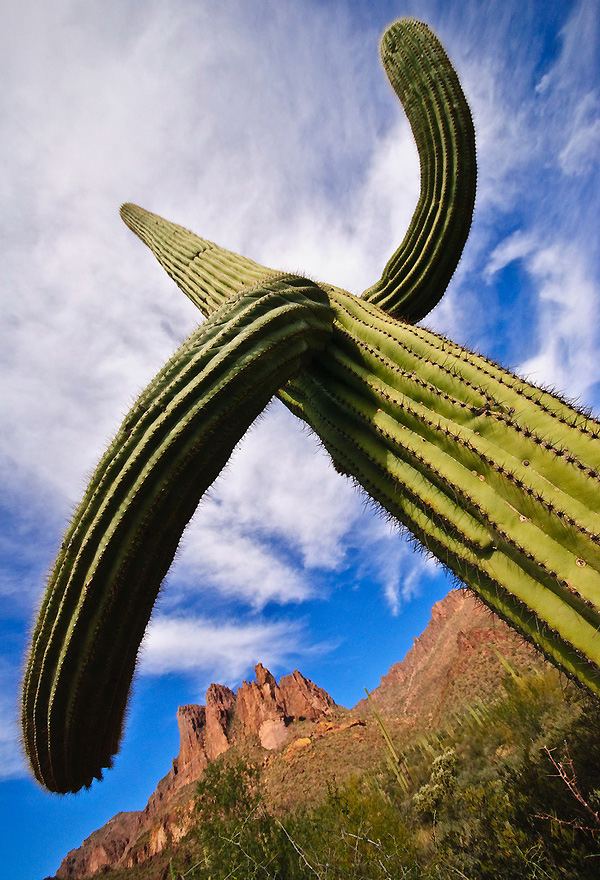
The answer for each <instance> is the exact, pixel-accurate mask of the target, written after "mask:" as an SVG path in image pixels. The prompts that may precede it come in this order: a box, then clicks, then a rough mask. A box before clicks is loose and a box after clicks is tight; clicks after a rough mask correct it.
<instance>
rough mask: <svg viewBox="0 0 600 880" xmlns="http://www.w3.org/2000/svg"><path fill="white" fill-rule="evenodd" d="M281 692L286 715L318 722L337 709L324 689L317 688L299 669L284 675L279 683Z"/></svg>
mask: <svg viewBox="0 0 600 880" xmlns="http://www.w3.org/2000/svg"><path fill="white" fill-rule="evenodd" d="M279 692H280V694H281V698H282V700H283V705H284V707H285V712H286V715H289V716H290V717H292V718H306V719H307V720H308V721H317V720H318V719H319V718H322V717H323V716H324V715H328V714H329V713H330V712H331V711H332V710H333V709H335V703H334V701H333V700H332V699H331V697H330V696H329V694H328V693H327V692H326V691H324V690H323V688H320V687H317V685H316V684H313V682H312V681H309V680H308V678H305V677H304V676H303V675H302V673H301V672H299V671H298V670H297V669H295V670H294V672H292V673H291V675H284V676H283V677H282V678H281V680H280V682H279Z"/></svg>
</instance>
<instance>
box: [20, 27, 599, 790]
mask: <svg viewBox="0 0 600 880" xmlns="http://www.w3.org/2000/svg"><path fill="white" fill-rule="evenodd" d="M382 58H383V61H384V65H385V67H386V70H387V72H388V75H389V77H390V80H391V82H392V85H393V86H394V88H395V90H396V92H397V94H398V96H399V97H400V99H401V101H402V102H403V104H404V106H405V108H406V111H407V115H408V117H409V120H410V123H411V126H412V128H413V132H414V134H415V139H416V141H417V146H418V149H419V154H420V159H421V196H420V199H419V203H418V205H417V208H416V211H415V214H414V217H413V220H412V222H411V225H410V227H409V230H408V232H407V234H406V236H405V239H404V241H403V242H402V244H401V246H400V248H399V249H398V251H397V252H396V253H395V254H394V256H393V257H392V258H391V260H390V261H389V263H388V264H387V266H386V267H385V269H384V272H383V275H382V278H381V280H380V281H379V282H377V284H375V285H374V286H373V287H371V288H370V289H369V290H368V291H367V292H366V293H365V295H364V297H363V298H360V299H359V298H357V297H355V296H353V295H351V294H349V293H346V292H345V291H343V290H340V289H339V288H336V287H333V286H331V285H329V284H321V285H320V286H318V285H316V284H313V283H311V282H308V281H306V280H304V279H300V278H296V277H293V276H289V275H282V274H277V273H274V271H273V270H271V269H267V268H266V267H264V266H261V265H259V264H258V263H255V262H253V261H252V260H249V259H246V258H245V257H241V256H238V255H237V254H234V253H232V252H230V251H226V250H224V249H222V248H220V247H218V246H217V245H215V244H213V243H212V242H208V241H205V240H203V239H200V238H198V237H197V236H196V235H194V234H193V233H191V232H189V231H187V230H186V229H184V228H182V227H180V226H177V225H176V224H173V223H170V222H168V221H166V220H163V219H162V218H160V217H159V216H157V215H155V214H151V213H150V212H147V211H144V210H143V209H142V208H138V207H136V206H135V205H124V206H123V208H122V209H121V214H122V217H123V219H124V221H125V222H126V223H127V225H128V226H129V227H130V228H131V229H132V230H133V231H134V232H135V233H136V234H137V235H138V236H139V237H140V238H141V239H142V240H143V241H144V242H145V243H146V244H147V245H148V246H149V248H150V249H151V250H152V251H153V253H154V254H155V256H156V257H157V259H158V260H159V262H160V263H161V265H162V266H163V267H164V268H165V269H166V271H167V272H168V273H169V275H170V276H171V277H172V278H173V279H174V280H175V282H176V283H177V284H178V285H179V287H180V288H181V289H182V290H183V291H184V293H185V294H186V295H187V296H188V297H189V298H190V299H191V301H192V302H193V303H194V304H195V305H196V306H197V307H198V308H199V309H200V310H201V311H202V312H203V313H204V314H205V315H208V316H209V319H208V321H207V323H206V324H205V325H203V326H202V327H201V328H200V329H199V330H198V331H196V333H195V334H193V335H192V337H190V339H189V340H188V341H187V342H186V343H184V345H183V346H182V347H181V348H180V349H179V351H178V352H177V353H176V355H175V356H174V357H173V359H172V360H171V361H170V362H169V363H168V364H167V365H166V367H165V368H164V369H163V370H162V371H161V372H160V373H159V374H158V376H157V378H156V379H155V380H154V382H153V383H152V384H151V385H150V386H149V387H148V389H147V390H146V391H145V392H144V393H143V394H142V396H141V398H140V399H139V400H138V402H137V403H136V405H135V406H134V408H133V410H132V411H131V413H130V414H129V416H127V418H126V419H125V422H124V423H123V425H122V427H121V429H120V431H119V433H118V435H117V437H116V438H115V440H114V442H113V444H112V445H111V447H110V449H109V450H108V452H107V453H106V455H105V456H104V458H103V459H102V461H101V462H100V465H99V466H98V469H97V471H96V473H95V474H94V476H93V477H92V481H91V483H90V486H89V487H88V490H87V492H86V495H85V496H84V499H83V501H82V503H81V505H80V507H79V509H78V510H77V512H76V514H75V518H74V520H73V522H72V524H71V527H70V529H69V531H68V532H67V535H66V537H65V540H64V542H63V545H62V548H61V551H60V553H59V556H58V559H57V562H56V566H55V569H54V572H53V574H52V576H51V580H50V584H49V587H48V589H47V592H46V596H45V598H44V601H43V605H42V608H41V610H40V613H39V618H38V623H37V626H36V629H35V631H34V635H33V643H32V647H31V650H30V655H29V661H28V665H27V670H26V675H25V681H24V686H23V729H24V742H25V747H26V750H27V753H28V756H29V759H30V763H31V765H32V768H33V771H34V773H35V775H36V777H37V778H38V779H39V780H40V781H41V782H42V783H43V784H44V785H46V786H47V787H48V788H52V789H54V790H56V791H68V790H76V789H77V788H79V787H81V786H82V785H88V784H89V783H90V782H91V780H92V779H93V778H94V777H95V776H96V777H99V776H100V775H101V770H102V768H103V767H106V766H109V765H110V762H111V758H112V755H114V753H115V752H116V750H117V747H118V742H119V738H120V733H121V727H122V719H123V713H124V709H125V704H126V700H127V694H128V691H129V686H130V682H131V678H132V675H133V671H134V666H135V659H136V654H137V650H138V647H139V644H140V641H141V639H142V636H143V633H144V629H145V627H146V625H147V622H148V619H149V616H150V613H151V610H152V606H153V603H154V601H155V599H156V595H157V593H158V590H159V587H160V583H161V580H162V578H163V577H164V575H165V574H166V571H167V569H168V567H169V564H170V562H171V560H172V558H173V554H174V552H175V549H176V547H177V543H178V541H179V538H180V536H181V533H182V531H183V529H184V527H185V524H186V523H187V521H188V520H189V518H190V517H191V515H192V513H193V511H194V508H195V506H196V504H197V503H198V500H199V499H200V497H201V495H202V494H203V492H204V491H205V490H206V489H207V488H208V486H209V485H210V484H211V483H212V481H213V480H214V479H215V477H216V476H217V475H218V473H219V472H220V470H221V468H222V467H223V465H224V464H225V462H226V461H227V458H228V457H229V454H230V452H231V449H232V448H233V446H234V445H235V443H236V442H237V441H238V440H239V438H240V437H241V436H242V435H243V433H244V431H245V430H246V428H247V427H248V425H249V424H250V423H251V421H252V420H253V419H254V418H255V416H256V415H258V413H259V412H261V410H262V409H263V408H264V406H265V405H266V403H267V402H268V400H269V399H270V397H271V396H272V395H274V394H275V393H278V394H279V397H280V398H281V399H282V400H283V401H284V402H285V403H286V405H287V406H288V407H289V408H290V409H291V411H292V412H293V413H295V414H296V415H297V416H298V417H300V418H301V419H303V420H304V421H305V422H306V423H308V424H309V425H310V426H311V428H312V429H313V430H314V431H315V432H316V433H317V434H318V435H319V437H320V438H321V440H322V442H323V444H324V446H325V448H326V449H327V450H328V452H329V453H330V455H331V458H332V460H333V462H334V465H335V467H336V468H337V469H338V470H339V471H340V472H342V473H344V474H347V475H349V476H351V477H352V478H353V479H354V480H355V481H356V482H357V483H358V484H359V485H360V486H362V487H363V488H364V489H365V490H366V491H367V492H368V493H369V495H370V496H371V497H372V498H373V499H375V500H376V501H377V502H378V503H379V504H380V505H381V506H382V507H383V508H384V509H385V510H386V511H388V512H389V514H391V515H392V516H393V517H394V518H395V519H396V520H398V521H399V522H400V523H401V524H403V525H404V526H405V527H406V528H407V529H408V530H409V531H410V533H411V534H412V535H413V536H414V537H415V538H416V539H417V540H418V542H420V544H421V545H422V546H424V547H425V548H426V549H427V550H428V551H429V552H430V553H432V554H433V555H434V556H435V557H437V558H438V559H439V560H440V561H441V562H442V563H443V564H444V565H445V566H446V567H447V568H448V569H449V570H450V571H451V572H453V574H454V575H455V576H456V577H457V578H459V579H460V580H461V581H462V582H463V583H464V584H466V585H467V586H468V587H469V588H471V589H472V590H473V591H474V592H475V593H476V594H477V595H478V596H479V597H480V598H481V599H482V601H483V602H485V603H486V604H487V605H488V606H489V607H490V608H492V609H493V610H494V611H496V612H497V613H498V614H499V615H500V616H502V617H503V618H504V619H505V620H506V621H507V622H508V623H510V624H511V625H512V626H513V627H515V629H517V630H518V631H519V632H520V633H521V634H522V635H523V636H524V637H525V638H527V639H528V640H530V641H531V642H533V643H534V644H535V645H536V646H537V647H538V648H539V649H540V650H541V651H543V652H544V654H545V655H546V656H547V657H548V658H549V659H550V660H552V661H553V662H554V663H555V664H556V665H557V666H558V667H559V668H561V669H562V670H564V671H565V672H566V673H567V674H569V675H571V676H572V677H574V678H575V679H576V680H577V681H579V682H580V683H582V684H583V685H585V686H587V687H588V688H589V689H590V690H592V691H593V692H594V693H596V694H600V537H599V536H600V516H599V514H598V512H597V511H598V504H597V498H598V486H599V471H600V425H599V424H598V423H597V422H595V421H594V420H593V419H591V418H589V417H586V416H585V415H584V414H582V413H580V412H578V411H577V410H576V409H574V408H573V407H572V406H570V405H569V404H568V403H567V402H565V401H563V400H561V399H560V398H559V397H557V396H556V395H553V394H551V393H549V392H547V391H544V390H541V389H539V388H536V387H535V386H533V385H531V384H529V383H528V382H526V381H524V380H522V379H520V378H518V377H517V376H515V375H513V374H512V373H510V372H509V371H507V370H505V369H503V368H502V367H500V366H499V365H497V364H495V363H494V362H492V361H490V360H488V359H487V358H485V357H483V356H481V355H479V354H475V353H473V352H470V351H468V350H467V349H465V348H462V347H461V346H459V345H457V344H455V343H453V342H451V341H450V340H448V339H446V338H444V337H442V336H440V335H438V334H435V333H433V332H431V331H429V330H426V329H424V328H422V327H418V326H415V325H414V324H413V323H409V322H414V321H415V320H418V319H420V318H421V317H423V316H424V315H425V314H426V313H427V312H428V311H429V310H430V309H431V308H433V306H434V305H435V304H436V302H438V301H439V299H440V297H441V296H442V294H443V292H444V289H445V287H446V284H447V283H448V281H449V279H450V277H451V275H452V273H453V271H454V269H455V267H456V264H457V262H458V260H459V258H460V254H461V252H462V248H463V245H464V241H465V239H466V236H467V233H468V229H469V225H470V222H471V215H472V209H473V199H474V189H475V156H474V136H473V127H472V123H471V117H470V114H469V110H468V107H467V105H466V102H465V99H464V97H463V95H462V91H461V89H460V86H459V84H458V80H457V78H456V75H455V73H454V71H453V70H452V67H451V65H450V62H449V61H448V59H447V57H446V55H445V53H444V51H443V49H442V48H441V46H440V44H439V43H438V41H437V40H436V38H435V37H434V36H433V34H432V33H431V31H429V29H428V28H427V27H426V26H425V25H422V24H420V23H419V22H414V21H411V20H408V21H406V20H405V21H400V22H396V23H395V24H394V25H392V27H391V28H390V29H389V30H388V31H387V32H386V34H385V35H384V38H383V41H382Z"/></svg>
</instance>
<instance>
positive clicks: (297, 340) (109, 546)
mask: <svg viewBox="0 0 600 880" xmlns="http://www.w3.org/2000/svg"><path fill="white" fill-rule="evenodd" d="M330 328H331V310H330V307H329V304H328V301H327V297H326V295H325V294H324V293H323V291H321V290H320V289H319V288H318V287H317V286H316V285H314V284H312V283H311V282H308V281H305V280H304V279H299V278H290V277H288V276H285V275H282V276H276V277H273V278H272V279H270V280H268V281H264V282H263V283H262V284H261V285H259V286H257V287H254V288H251V289H247V290H245V291H242V292H241V293H238V294H237V295H236V296H235V297H232V298H230V299H228V300H227V302H225V303H224V304H223V305H222V306H221V307H220V308H219V309H217V310H216V311H215V313H214V314H213V316H212V317H211V319H210V320H209V321H208V322H206V323H205V324H204V325H202V326H201V327H200V328H199V329H198V330H196V331H195V332H194V333H193V334H192V335H191V336H190V337H189V339H187V340H186V342H184V344H183V345H182V346H181V348H180V349H179V350H178V351H177V352H176V353H175V355H174V356H173V358H172V359H171V360H170V361H169V362H168V363H167V364H166V366H165V367H164V368H163V370H161V372H160V373H159V374H158V376H157V377H156V378H155V380H154V381H153V382H152V383H151V384H150V385H149V386H148V388H147V389H146V390H145V391H144V392H143V393H142V395H141V396H140V398H139V400H138V401H137V402H136V404H135V405H134V407H133V409H132V410H131V412H130V413H129V415H128V416H127V417H126V419H125V421H124V422H123V424H122V425H121V428H120V430H119V432H118V434H117V436H116V437H115V439H114V441H113V443H112V444H111V446H110V448H109V450H108V452H107V453H106V454H105V456H104V457H103V459H102V460H101V462H100V464H99V465H98V468H97V469H96V472H95V473H94V475H93V477H92V480H91V482H90V484H89V487H88V489H87V492H86V494H85V496H84V498H83V501H82V502H81V504H80V506H79V508H78V509H77V511H76V513H75V516H74V518H73V521H72V523H71V527H70V529H69V530H68V532H67V534H66V535H65V539H64V541H63V545H62V548H61V551H60V553H59V555H58V559H57V560H56V564H55V568H54V571H53V574H52V576H51V579H50V584H49V587H48V590H47V592H46V596H45V599H44V603H43V606H42V608H41V610H40V614H39V618H38V624H37V627H36V630H35V632H34V635H33V644H32V648H31V653H30V657H29V664H28V668H27V674H26V678H25V682H24V688H23V732H24V740H25V745H26V749H27V753H28V756H29V759H30V762H31V764H32V766H33V768H34V772H35V775H36V776H37V778H38V779H39V780H40V781H42V782H43V784H44V785H45V786H46V787H47V788H50V789H52V790H54V791H61V792H65V791H72V790H77V789H78V788H80V787H81V786H82V785H89V784H90V783H91V781H92V779H93V778H94V776H99V772H100V770H101V768H102V767H106V766H109V765H110V760H111V756H112V755H114V754H115V752H116V750H117V747H118V742H119V738H120V733H121V727H122V720H123V715H124V711H125V705H126V701H127V694H128V691H129V687H130V683H131V679H132V676H133V671H134V666H135V661H136V656H137V652H138V648H139V645H140V642H141V640H142V637H143V635H144V631H145V629H146V626H147V624H148V620H149V617H150V613H151V611H152V607H153V605H154V602H155V600H156V596H157V594H158V590H159V587H160V584H161V581H162V579H163V578H164V576H165V575H166V573H167V571H168V568H169V566H170V564H171V562H172V560H173V556H174V554H175V551H176V549H177V545H178V543H179V540H180V538H181V535H182V532H183V530H184V528H185V526H186V525H187V523H188V521H189V519H190V517H191V516H192V514H193V512H194V510H195V508H196V507H197V505H198V501H199V500H200V497H201V496H202V494H203V493H204V492H205V491H206V489H208V487H209V486H210V485H211V484H212V482H213V481H214V480H215V478H216V477H217V476H218V475H219V473H220V472H221V470H222V468H223V467H224V465H225V464H226V463H227V460H228V458H229V456H230V454H231V451H232V449H233V447H234V446H235V445H236V443H237V442H238V441H239V440H240V438H241V437H242V436H243V434H244V433H245V431H246V429H247V428H248V426H249V425H250V424H251V422H252V421H253V420H254V419H255V418H256V416H257V415H259V414H260V413H261V412H262V411H263V409H264V408H265V406H266V404H267V403H268V402H269V400H270V399H271V397H272V396H273V394H274V393H275V392H276V391H277V389H278V388H280V387H281V385H282V384H283V383H285V381H286V380H287V379H288V378H289V377H290V376H292V375H293V374H294V373H295V372H297V371H298V370H299V369H301V368H302V366H303V365H305V364H306V363H307V361H308V359H309V358H310V356H312V354H314V352H315V351H316V350H317V349H318V348H320V347H322V346H323V344H324V341H325V339H326V337H327V335H328V333H329V332H330Z"/></svg>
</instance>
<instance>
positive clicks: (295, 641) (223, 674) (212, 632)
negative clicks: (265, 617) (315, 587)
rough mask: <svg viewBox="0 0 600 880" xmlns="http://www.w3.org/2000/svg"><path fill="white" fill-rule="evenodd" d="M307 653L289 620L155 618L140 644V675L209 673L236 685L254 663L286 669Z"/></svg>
mask: <svg viewBox="0 0 600 880" xmlns="http://www.w3.org/2000/svg"><path fill="white" fill-rule="evenodd" d="M306 652H307V647H306V644H303V639H302V627H301V625H300V624H298V623H293V622H290V621H279V622H278V621H255V622H251V623H245V624H235V623H232V622H231V621H229V620H224V621H221V622H217V621H215V620H207V619H206V618H203V617H187V616H186V617H185V618H182V617H164V616H162V615H157V616H156V617H155V618H154V619H153V621H152V623H151V625H150V627H149V629H148V632H147V633H146V636H145V638H144V642H143V644H142V653H141V662H140V672H141V673H142V674H143V675H144V674H145V675H163V674H165V673H185V674H193V675H195V676H199V675H203V676H206V675H207V674H208V675H209V677H210V679H211V680H213V681H226V682H236V681H239V680H240V678H242V676H244V675H245V674H246V673H247V672H248V671H249V670H250V669H251V668H252V667H253V666H254V665H255V664H256V663H257V662H259V661H260V662H262V663H264V664H265V665H266V666H267V667H269V668H272V669H275V670H276V669H281V668H288V667H289V666H290V664H293V663H294V662H296V661H297V659H298V657H299V656H301V655H303V654H304V655H305V654H306Z"/></svg>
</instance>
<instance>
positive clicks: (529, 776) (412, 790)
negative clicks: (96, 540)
mask: <svg viewBox="0 0 600 880" xmlns="http://www.w3.org/2000/svg"><path fill="white" fill-rule="evenodd" d="M599 723H600V703H599V702H598V701H597V700H596V699H595V698H593V697H591V696H590V695H588V694H585V693H583V692H582V691H581V690H579V689H577V688H576V687H575V686H574V685H573V684H571V683H569V682H566V681H565V680H564V679H563V678H561V677H560V676H559V675H558V674H557V673H556V672H555V671H554V670H548V669H547V670H545V671H544V672H541V673H540V672H538V673H534V674H530V675H526V676H519V675H516V674H515V673H514V672H512V671H511V670H509V671H508V673H507V679H506V683H505V688H504V690H503V692H502V694H501V695H500V696H499V697H498V698H497V699H496V700H495V701H493V702H490V703H487V704H481V703H479V704H476V705H473V706H471V707H470V709H469V711H467V712H466V713H463V714H462V715H461V716H458V715H457V716H456V717H455V718H454V719H453V720H452V722H451V723H450V724H448V725H447V726H446V727H445V728H443V729H440V730H437V731H432V732H430V733H429V734H427V735H426V736H420V737H418V738H413V739H412V740H411V741H406V742H404V743H402V742H393V741H392V740H390V741H389V744H387V745H386V743H385V738H384V736H383V735H382V762H381V765H380V766H379V768H378V769H377V770H376V771H372V772H367V773H364V772H363V773H362V774H360V773H358V774H357V775H356V776H355V777H354V778H352V779H350V780H346V781H345V782H343V783H342V784H340V785H335V784H330V786H329V791H328V793H327V795H326V797H325V798H324V799H323V800H322V801H321V802H320V803H319V804H318V805H317V806H314V805H310V806H304V807H299V808H297V809H296V810H295V811H294V812H287V813H281V812H280V811H278V810H277V809H276V808H275V807H274V806H273V805H272V804H271V803H270V802H269V799H268V798H267V797H266V796H265V790H264V787H263V785H262V781H261V773H260V771H259V769H258V768H257V767H256V766H254V765H252V764H251V763H249V762H248V760H246V759H243V758H239V757H236V756H235V755H233V754H229V755H227V756H224V758H223V759H221V760H219V761H217V762H215V763H214V764H212V765H210V766H209V767H208V769H207V771H206V773H205V774H204V776H203V778H202V780H201V781H200V783H199V786H198V802H197V822H196V824H195V827H194V829H193V831H192V832H191V833H190V834H189V835H188V837H187V838H186V839H185V840H184V841H182V842H181V844H180V845H179V846H178V847H177V849H175V850H171V851H167V852H165V853H163V854H162V856H161V859H160V863H159V862H154V863H149V864H147V865H145V866H143V867H140V869H134V870H132V871H129V872H122V873H121V872H119V873H118V874H117V873H115V874H111V875H110V876H111V877H113V878H115V880H116V878H117V877H127V878H129V880H134V878H136V880H141V878H142V877H148V878H150V877H152V878H158V877H164V878H165V880H168V878H173V880H175V878H176V880H180V878H186V880H226V878H227V880H254V878H271V880H305V878H306V880H308V878H311V880H316V878H320V880H342V878H344V880H353V878H354V880H359V878H360V880H392V878H393V880H397V878H405V880H451V878H452V880H455V878H463V880H487V878H489V880H513V878H516V877H518V878H531V880H538V878H539V880H548V878H550V880H562V878H565V880H566V878H574V877H577V878H582V880H585V878H590V880H591V878H596V877H598V875H599V872H600V743H599V741H598V737H597V735H596V731H597V730H598V726H599ZM384 727H385V722H384ZM386 729H387V728H386ZM393 738H394V737H392V739H393ZM326 771H327V768H324V773H326Z"/></svg>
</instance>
